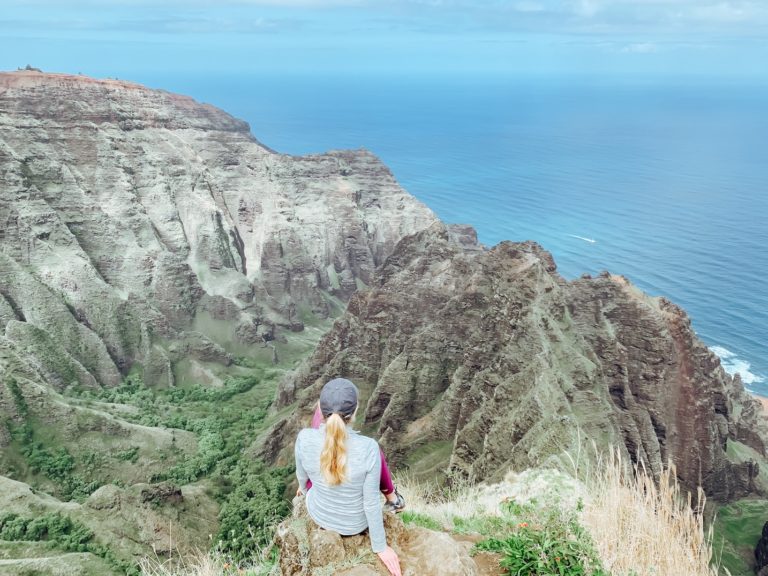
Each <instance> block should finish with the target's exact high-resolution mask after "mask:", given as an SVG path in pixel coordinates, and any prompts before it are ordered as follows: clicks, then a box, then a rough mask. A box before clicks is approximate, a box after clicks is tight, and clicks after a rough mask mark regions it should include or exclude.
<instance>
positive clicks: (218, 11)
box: [0, 0, 768, 81]
mask: <svg viewBox="0 0 768 576" xmlns="http://www.w3.org/2000/svg"><path fill="white" fill-rule="evenodd" d="M26 64H30V65H32V66H35V67H39V68H42V69H44V70H47V71H57V72H71V73H78V72H82V73H84V74H88V75H93V76H102V77H103V76H110V77H120V78H132V77H137V76H142V75H143V76H146V75H152V74H155V75H162V74H168V73H177V74H178V73H183V74H199V73H205V74H214V73H225V74H237V73H247V74H253V73H263V72H276V73H287V74H297V75H300V74H308V73H318V74H328V73H342V74H393V73H397V74H427V73H437V74H486V73H487V74H512V75H514V74H525V75H531V74H534V75H544V76H547V75H550V76H558V75H605V76H635V77H645V76H666V77H678V76H681V75H685V76H709V77H723V78H749V79H753V80H754V79H757V80H760V81H763V80H765V81H768V0H634V1H631V0H485V1H483V0H476V1H470V0H216V1H211V0H165V1H162V2H150V1H148V0H74V1H66V0H28V1H25V0H0V69H3V70H12V69H16V68H17V67H22V66H25V65H26Z"/></svg>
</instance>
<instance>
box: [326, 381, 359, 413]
mask: <svg viewBox="0 0 768 576" xmlns="http://www.w3.org/2000/svg"><path fill="white" fill-rule="evenodd" d="M357 396H358V393H357V386H355V385H354V384H353V383H352V382H350V381H349V380H347V379H346V378H334V379H333V380H331V381H330V382H328V383H327V384H326V385H325V386H323V389H322V390H321V391H320V411H321V412H322V413H323V417H324V418H328V416H330V415H331V414H341V416H344V417H346V416H351V415H352V414H353V413H354V412H355V408H357Z"/></svg>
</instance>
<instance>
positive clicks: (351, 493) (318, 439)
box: [294, 425, 387, 552]
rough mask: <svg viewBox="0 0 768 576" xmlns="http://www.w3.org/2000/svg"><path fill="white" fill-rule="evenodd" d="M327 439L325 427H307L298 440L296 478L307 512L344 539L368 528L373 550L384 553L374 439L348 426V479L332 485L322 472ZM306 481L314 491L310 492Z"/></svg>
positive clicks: (378, 473) (379, 470)
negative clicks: (321, 456)
mask: <svg viewBox="0 0 768 576" xmlns="http://www.w3.org/2000/svg"><path fill="white" fill-rule="evenodd" d="M324 440H325V425H322V426H320V428H318V429H314V428H305V429H304V430H302V431H301V432H299V435H298V436H297V437H296V446H295V448H294V454H295V456H296V477H297V478H298V479H299V487H300V488H301V490H302V492H304V493H305V494H306V495H307V511H308V512H309V515H310V516H311V517H312V519H313V520H314V521H315V522H317V524H318V525H319V526H321V527H323V528H326V529H328V530H333V531H335V532H338V533H339V534H342V535H344V536H351V535H353V534H359V533H360V532H362V531H363V530H365V529H366V528H368V534H369V535H370V537H371V548H373V551H374V552H382V551H383V550H384V549H385V548H386V547H387V540H386V536H385V534H384V520H383V518H382V511H381V493H380V492H379V480H380V476H381V456H380V453H379V445H378V444H377V442H376V440H374V439H373V438H368V437H366V436H362V435H360V434H358V433H357V432H356V431H354V430H352V428H351V427H349V426H347V480H346V482H344V483H342V484H339V485H337V486H329V485H328V483H327V482H326V481H325V478H323V475H322V473H321V472H320V452H322V450H323V441H324ZM307 479H309V480H312V488H311V489H310V490H307Z"/></svg>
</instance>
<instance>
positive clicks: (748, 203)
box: [140, 76, 768, 395]
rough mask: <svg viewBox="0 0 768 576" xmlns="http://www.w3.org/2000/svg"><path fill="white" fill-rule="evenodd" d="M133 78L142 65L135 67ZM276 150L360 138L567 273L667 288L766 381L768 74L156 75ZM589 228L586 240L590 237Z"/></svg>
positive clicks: (705, 335)
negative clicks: (637, 78)
mask: <svg viewBox="0 0 768 576" xmlns="http://www.w3.org/2000/svg"><path fill="white" fill-rule="evenodd" d="M140 80H141V79H140ZM145 82H147V83H149V84H150V85H154V86H158V87H163V88H166V89H169V90H173V91H179V92H183V93H187V94H190V95H192V96H194V97H195V98H197V99H198V100H202V101H206V102H210V103H213V104H215V105H217V106H219V107H221V108H224V109H225V110H227V111H229V112H230V113H232V114H234V115H235V116H238V117H240V118H243V119H245V120H247V121H248V122H250V124H251V128H252V131H253V133H254V135H255V136H256V137H257V138H258V139H259V140H260V141H262V142H263V143H265V144H266V145H268V146H270V147H271V148H274V149H276V150H278V151H281V152H287V153H291V154H304V153H308V152H321V151H325V150H329V149H334V148H359V147H364V148H367V149H369V150H372V151H373V152H375V153H376V154H378V155H379V156H380V157H381V158H382V159H383V160H384V162H385V163H386V164H387V165H388V166H389V167H390V168H391V169H392V171H393V172H394V174H395V176H396V177H397V179H398V180H399V181H400V183H401V184H402V185H403V186H404V187H405V188H406V189H407V190H408V191H410V192H411V193H412V194H414V195H415V196H416V197H418V198H419V199H421V200H422V201H424V202H425V203H426V204H427V205H428V206H430V207H431V208H432V209H433V210H434V211H435V212H436V213H437V214H438V215H439V216H440V217H441V218H442V219H443V220H445V221H448V222H462V223H470V224H473V225H474V226H475V227H476V228H477V230H478V233H479V236H480V240H481V241H482V242H484V243H486V244H495V243H497V242H499V241H501V240H505V239H510V240H524V239H533V240H536V241H538V242H539V243H540V244H542V245H543V246H544V247H545V248H546V249H548V250H549V251H551V252H552V254H553V255H554V257H555V260H556V261H557V264H558V267H559V270H560V272H561V273H562V274H563V275H564V276H565V277H567V278H575V277H577V276H579V275H581V274H582V273H585V272H586V273H592V274H595V273H597V272H599V271H601V270H604V269H607V270H610V271H611V272H613V273H619V274H623V275H625V276H627V277H629V278H630V279H631V280H632V281H633V282H634V283H636V284H637V285H638V286H640V287H641V288H642V289H643V290H645V291H647V292H649V293H650V294H653V295H664V296H667V297H668V298H670V299H671V300H673V301H674V302H676V303H678V304H680V305H681V306H683V307H684V308H685V309H686V310H687V311H688V312H689V314H690V316H691V318H692V320H693V325H694V327H695V329H696V331H697V332H698V334H699V336H700V337H701V338H702V339H703V340H704V341H705V342H706V343H707V344H708V345H709V346H711V347H713V348H714V349H715V350H716V351H717V352H718V354H719V355H720V356H721V357H722V358H723V362H724V365H725V366H726V368H727V369H728V370H729V371H731V372H735V371H738V372H740V373H741V374H742V377H743V379H744V381H745V383H746V384H747V387H748V388H749V389H751V390H753V391H755V392H758V393H762V394H765V395H768V352H767V351H766V347H765V343H766V342H768V290H766V288H765V282H766V278H765V274H766V272H768V226H766V219H767V217H768V86H765V85H764V86H743V85H719V84H718V83H717V82H704V81H700V82H697V83H692V82H680V83H672V82H670V81H666V82H664V83H661V84H654V83H652V82H645V83H641V82H635V83H632V82H620V81H618V80H615V81H597V80H591V81H589V80H584V79H581V80H561V81H552V80H546V79H535V78H528V79H520V78H517V79H515V78H508V79H500V78H480V77H478V78H434V77H419V78H354V79H349V78H342V77H339V78H328V77H325V78H321V77H303V78H293V79H288V78H280V77H269V78H233V77H230V78H214V79H212V78H211V77H210V76H207V77H206V78H205V79H203V78H174V77H166V78H162V79H160V78H157V79H151V78H150V79H145ZM590 240H594V242H591V241H590Z"/></svg>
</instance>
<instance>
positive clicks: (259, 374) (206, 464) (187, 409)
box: [80, 363, 292, 566]
mask: <svg viewBox="0 0 768 576" xmlns="http://www.w3.org/2000/svg"><path fill="white" fill-rule="evenodd" d="M248 371H249V374H248V375H244V376H234V377H230V378H228V379H227V380H225V382H224V385H223V386H222V387H220V388H205V387H202V386H199V385H194V386H187V387H178V388H169V389H160V390H158V389H153V388H149V387H147V386H146V385H145V384H144V383H143V382H142V381H141V378H140V377H139V375H138V374H133V375H132V376H130V377H128V378H127V379H126V381H125V382H124V383H123V384H122V385H121V386H119V387H117V388H113V389H110V390H101V391H98V392H95V393H94V392H91V391H82V392H80V397H81V398H82V399H85V400H91V401H93V400H95V401H100V402H109V403H114V404H123V405H129V406H133V407H136V408H137V409H138V410H137V411H136V413H135V414H133V415H128V416H127V418H128V419H129V420H134V421H135V422H137V423H140V424H144V425H151V426H165V427H168V428H175V429H181V430H186V431H188V432H192V433H193V434H194V435H195V437H196V438H197V448H198V449H197V453H196V454H194V455H193V456H189V457H186V458H183V459H180V460H179V461H178V462H177V463H176V464H175V465H173V466H171V467H169V468H168V469H167V470H165V471H164V472H162V473H160V474H156V475H155V476H153V477H152V478H151V479H150V480H151V481H152V482H161V481H169V482H173V483H175V484H178V485H184V484H189V483H192V482H195V481H198V480H202V479H206V481H207V482H208V484H209V486H210V489H211V491H212V494H213V495H214V497H215V498H216V499H217V500H219V502H220V503H221V510H220V513H219V521H220V529H219V533H218V535H217V537H216V539H215V542H214V544H213V547H214V549H215V550H216V551H217V552H218V553H219V554H220V555H221V556H222V557H226V558H227V559H228V561H229V562H230V563H232V564H233V565H234V564H236V565H238V566H240V565H245V564H246V563H247V562H248V561H249V560H250V559H252V558H253V557H254V556H255V555H256V554H257V552H258V551H259V550H261V549H262V548H264V547H265V546H267V545H268V544H269V542H271V539H272V533H273V529H274V526H275V525H276V524H277V522H279V520H280V519H282V518H283V517H285V516H286V515H287V514H288V512H289V511H290V507H289V504H288V502H287V501H286V500H285V490H286V486H287V482H288V478H289V476H290V474H291V472H292V470H291V469H290V468H270V467H268V466H266V465H265V464H264V463H263V462H260V461H258V460H254V459H249V458H247V457H244V455H243V453H244V450H245V449H246V448H247V447H248V446H249V445H250V444H251V443H252V442H253V440H254V438H255V437H256V436H257V434H258V433H259V432H260V431H261V430H262V428H263V422H264V419H265V418H266V415H267V410H268V408H269V405H270V403H271V400H272V397H273V394H274V385H275V381H276V379H277V376H278V373H277V372H274V371H268V370H265V369H264V368H261V367H259V366H258V365H257V364H255V363H250V364H249V366H248ZM124 417H125V416H124ZM138 452H139V450H138V448H137V447H135V448H132V449H130V450H125V451H123V452H119V453H118V454H117V455H116V457H117V458H118V459H121V460H131V459H134V458H138Z"/></svg>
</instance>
